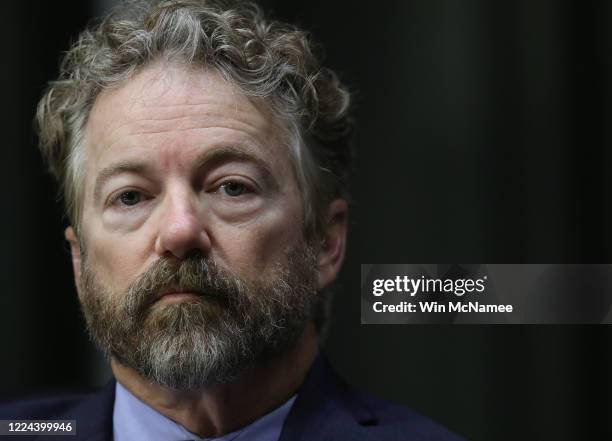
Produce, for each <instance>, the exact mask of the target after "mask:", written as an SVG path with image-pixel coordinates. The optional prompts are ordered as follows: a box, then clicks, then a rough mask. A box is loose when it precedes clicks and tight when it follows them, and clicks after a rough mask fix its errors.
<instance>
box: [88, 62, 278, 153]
mask: <svg viewBox="0 0 612 441" xmlns="http://www.w3.org/2000/svg"><path fill="white" fill-rule="evenodd" d="M207 92H210V93H207ZM117 102H119V103H125V105H124V106H118V107H117V105H116V103H117ZM258 104H259V103H257V104H256V103H255V102H254V100H252V99H249V98H248V97H246V96H245V95H244V94H243V93H242V92H241V91H239V90H238V88H237V87H236V86H234V85H232V84H230V83H228V82H227V81H226V80H224V79H223V78H222V76H221V75H220V74H219V73H218V72H217V71H215V70H214V69H204V68H196V67H190V66H184V65H180V64H176V63H168V62H161V61H159V62H156V63H154V64H151V65H149V66H147V67H146V68H144V69H143V70H142V71H140V72H138V73H137V74H136V75H135V76H134V77H133V78H131V79H130V80H128V82H126V83H124V84H122V85H120V86H118V87H116V88H113V89H107V90H105V91H103V92H102V93H101V94H100V95H99V96H98V98H97V100H96V102H95V103H94V106H93V109H92V111H91V116H90V121H89V122H91V121H97V120H98V119H100V118H99V116H100V115H101V114H103V115H104V120H105V124H104V125H102V124H96V123H95V122H94V123H89V124H88V125H87V130H86V138H87V140H88V141H90V142H88V143H87V144H89V145H90V147H93V148H94V149H98V148H108V147H109V144H111V143H113V142H114V141H116V139H115V138H121V137H124V136H130V135H134V134H147V133H148V134H155V133H162V132H164V131H172V130H191V129H194V130H195V129H203V128H207V127H209V125H210V124H212V125H215V124H219V125H220V126H224V125H227V126H228V127H229V128H233V129H237V130H244V131H245V132H247V133H249V134H251V135H257V134H266V135H270V134H271V133H276V134H278V133H279V132H284V130H282V127H279V126H277V125H276V124H274V123H273V121H274V119H273V118H271V115H269V114H270V112H269V111H267V110H266V109H265V106H263V105H261V104H259V105H258ZM99 140H104V141H105V145H96V141H99Z"/></svg>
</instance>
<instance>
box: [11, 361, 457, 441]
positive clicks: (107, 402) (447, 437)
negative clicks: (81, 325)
mask: <svg viewBox="0 0 612 441" xmlns="http://www.w3.org/2000/svg"><path fill="white" fill-rule="evenodd" d="M114 400H115V380H111V381H110V382H109V383H108V384H107V385H106V386H105V387H104V388H103V389H102V390H100V391H98V392H95V393H90V394H78V395H69V396H68V395H64V396H59V397H57V396H56V397H52V398H44V399H38V400H30V401H20V402H15V403H10V404H4V405H0V419H46V420H55V419H57V420H59V419H62V420H76V429H77V435H76V436H66V437H63V436H56V435H54V436H49V435H47V436H37V437H36V436H34V437H30V436H18V437H15V439H16V440H17V439H18V440H20V441H25V440H43V439H48V440H52V441H60V440H70V441H85V440H87V441H112V439H113V432H112V427H113V424H112V417H113V403H114ZM11 438H12V437H11ZM353 440H355V441H357V440H359V441H461V438H459V437H458V436H456V435H454V434H453V433H451V432H449V431H448V430H446V429H445V428H443V427H442V426H440V425H438V424H436V423H434V422H433V421H431V420H429V419H428V418H425V417H423V416H421V415H419V414H417V413H415V412H413V411H411V410H409V409H406V408H404V407H401V406H396V405H393V404H390V403H388V402H386V401H383V400H380V399H378V398H375V397H372V396H371V395H367V394H364V393H360V392H357V391H356V390H354V389H353V388H351V387H350V386H348V385H347V384H346V383H345V382H344V381H342V380H341V379H340V378H339V377H338V376H337V375H336V374H335V373H334V372H333V370H332V368H331V367H330V365H329V362H328V361H327V360H326V358H325V357H324V356H322V355H321V356H319V357H318V359H317V360H316V362H315V363H314V364H313V366H312V368H311V370H310V372H309V373H308V375H307V376H306V379H305V381H304V384H303V385H302V386H301V388H300V390H299V392H298V396H297V399H296V400H295V402H294V403H293V407H292V408H291V410H290V412H289V415H288V416H287V419H286V420H285V424H284V427H283V430H282V433H281V436H280V440H279V441H353ZM134 441H146V440H134Z"/></svg>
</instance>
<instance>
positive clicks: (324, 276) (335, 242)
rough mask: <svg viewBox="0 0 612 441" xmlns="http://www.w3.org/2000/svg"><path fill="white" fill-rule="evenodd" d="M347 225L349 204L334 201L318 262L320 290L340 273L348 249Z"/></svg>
mask: <svg viewBox="0 0 612 441" xmlns="http://www.w3.org/2000/svg"><path fill="white" fill-rule="evenodd" d="M347 224H348V204H347V202H346V201H345V200H344V199H334V200H333V201H331V203H330V204H329V207H328V210H327V227H326V230H325V234H324V236H323V241H322V244H321V249H320V251H319V256H318V260H317V268H318V270H319V289H320V290H321V289H323V288H325V287H326V286H328V285H329V284H330V283H331V282H333V281H334V279H335V278H336V276H337V275H338V272H339V271H340V267H341V266H342V262H343V261H344V251H345V248H346V230H347Z"/></svg>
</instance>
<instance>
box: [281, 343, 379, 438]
mask: <svg viewBox="0 0 612 441" xmlns="http://www.w3.org/2000/svg"><path fill="white" fill-rule="evenodd" d="M376 423H377V418H376V416H375V415H374V414H373V413H372V411H371V410H370V409H368V408H367V407H366V406H365V404H364V403H362V402H361V401H359V400H358V399H357V398H356V397H354V395H353V394H352V393H351V392H350V389H349V388H348V386H347V385H346V384H345V383H344V382H343V381H342V380H341V379H340V378H339V377H338V376H337V375H336V374H335V372H333V370H332V368H331V366H330V364H329V362H328V361H327V359H326V357H325V356H324V355H323V354H319V356H318V358H317V360H316V361H315V363H314V364H313V366H312V368H311V369H310V371H309V373H308V375H307V376H306V379H305V380H304V384H303V385H302V386H301V387H300V389H299V391H298V396H297V398H296V400H295V403H294V404H293V407H292V408H291V411H290V412H289V415H288V416H287V419H286V420H285V424H284V426H283V430H282V432H281V436H280V438H279V441H324V440H325V441H328V440H338V439H342V440H347V441H349V440H360V441H365V440H368V439H369V438H370V436H369V434H368V432H367V431H366V430H365V428H364V426H368V425H372V424H376Z"/></svg>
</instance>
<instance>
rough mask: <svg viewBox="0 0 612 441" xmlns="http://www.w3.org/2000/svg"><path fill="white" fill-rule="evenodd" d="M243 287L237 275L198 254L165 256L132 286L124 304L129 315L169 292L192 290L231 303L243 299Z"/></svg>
mask: <svg viewBox="0 0 612 441" xmlns="http://www.w3.org/2000/svg"><path fill="white" fill-rule="evenodd" d="M244 288H245V283H244V282H243V281H242V280H241V279H240V278H239V277H238V276H236V275H235V274H231V273H229V272H228V271H226V270H224V269H222V268H220V267H219V266H218V265H217V264H216V263H215V261H214V260H212V259H210V258H207V257H204V256H201V255H199V254H198V255H192V256H188V257H186V258H184V259H180V260H179V259H176V258H174V257H166V256H162V257H160V258H159V259H158V260H156V261H155V262H153V263H152V264H151V265H150V266H149V267H148V268H147V269H146V270H145V271H144V272H143V273H142V274H141V275H140V276H139V277H138V278H137V279H136V280H135V281H134V282H133V283H132V284H131V285H130V286H129V288H128V292H127V295H126V297H125V307H126V312H127V313H128V315H129V316H136V315H139V314H142V313H144V312H145V311H146V309H147V308H148V307H149V306H151V305H152V304H153V303H154V302H155V301H156V300H157V299H158V298H159V297H161V296H162V295H163V294H165V293H168V292H191V293H194V294H197V295H199V296H200V297H201V298H213V299H215V300H217V301H220V302H222V303H225V304H226V305H227V306H229V305H230V304H235V303H236V302H238V301H243V300H244V296H243V295H242V294H243V293H244Z"/></svg>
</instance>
